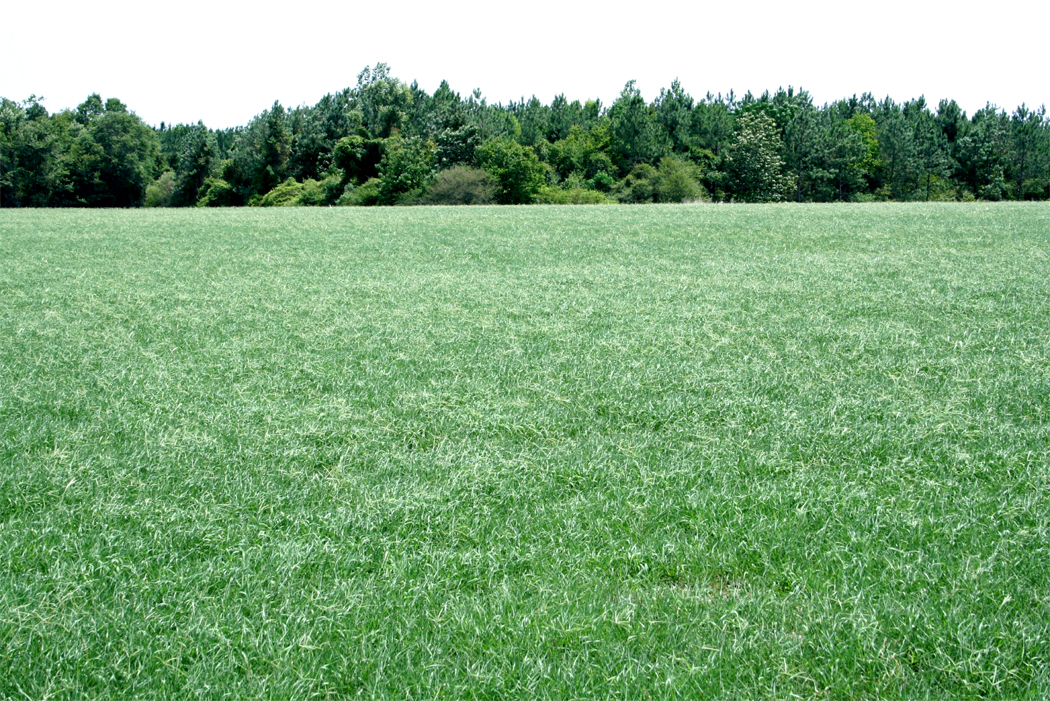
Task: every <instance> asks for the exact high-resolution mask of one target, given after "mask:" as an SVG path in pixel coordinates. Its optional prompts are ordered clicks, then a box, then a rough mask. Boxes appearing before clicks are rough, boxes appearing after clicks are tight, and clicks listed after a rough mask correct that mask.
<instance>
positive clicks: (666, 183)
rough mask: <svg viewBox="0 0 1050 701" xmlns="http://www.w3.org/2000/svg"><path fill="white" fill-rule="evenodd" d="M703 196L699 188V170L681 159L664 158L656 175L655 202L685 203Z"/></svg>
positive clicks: (694, 165)
mask: <svg viewBox="0 0 1050 701" xmlns="http://www.w3.org/2000/svg"><path fill="white" fill-rule="evenodd" d="M703 194H704V189H703V188H702V187H701V186H700V169H699V168H697V166H696V164H695V163H693V162H691V161H687V160H685V159H682V158H675V157H673V156H665V157H664V158H663V159H662V160H661V161H660V168H659V170H658V171H657V174H656V201H657V202H685V201H686V200H696V199H699V198H700V197H701V196H703Z"/></svg>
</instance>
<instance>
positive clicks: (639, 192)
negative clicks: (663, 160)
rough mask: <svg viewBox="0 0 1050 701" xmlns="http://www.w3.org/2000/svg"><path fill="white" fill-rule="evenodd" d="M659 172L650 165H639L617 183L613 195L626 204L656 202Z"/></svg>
mask: <svg viewBox="0 0 1050 701" xmlns="http://www.w3.org/2000/svg"><path fill="white" fill-rule="evenodd" d="M656 181H657V171H656V168H653V167H652V166H651V165H649V164H648V163H639V164H638V165H636V166H635V167H634V168H632V169H631V172H630V173H628V174H627V176H626V177H625V178H624V179H623V180H621V181H620V182H618V183H616V186H615V187H614V188H613V191H612V192H613V195H614V196H615V197H616V199H618V200H619V201H620V202H624V203H626V204H645V203H647V202H654V201H655V200H656V186H657V183H656Z"/></svg>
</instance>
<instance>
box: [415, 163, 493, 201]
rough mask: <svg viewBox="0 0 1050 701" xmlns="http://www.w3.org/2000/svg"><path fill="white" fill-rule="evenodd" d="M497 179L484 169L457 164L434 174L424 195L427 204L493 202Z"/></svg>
mask: <svg viewBox="0 0 1050 701" xmlns="http://www.w3.org/2000/svg"><path fill="white" fill-rule="evenodd" d="M495 201H496V180H495V179H494V178H493V177H492V176H491V175H489V174H488V173H486V172H485V171H483V170H478V169H477V168H469V167H467V166H456V167H454V168H449V169H448V170H443V171H441V172H440V173H438V174H437V175H436V176H434V179H433V180H432V181H431V182H430V185H429V186H428V187H427V188H426V191H425V193H424V195H423V202H424V203H425V204H451V205H461V204H492V203H493V202H495Z"/></svg>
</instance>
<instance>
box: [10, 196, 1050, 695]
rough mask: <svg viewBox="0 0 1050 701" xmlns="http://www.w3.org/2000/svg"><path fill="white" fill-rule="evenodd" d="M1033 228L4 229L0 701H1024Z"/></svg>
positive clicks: (634, 224) (108, 225)
mask: <svg viewBox="0 0 1050 701" xmlns="http://www.w3.org/2000/svg"><path fill="white" fill-rule="evenodd" d="M1048 252H1050V206H1047V205H994V206H992V205H988V206H986V205H980V204H972V205H930V206H919V205H886V206H881V205H879V206H790V205H785V206H754V207H751V206H714V205H707V206H704V205H701V206H668V207H641V206H639V207H595V208H589V207H578V208H569V207H566V208H546V207H528V208H512V207H506V208H451V209H444V208H406V209H394V210H359V209H320V210H304V209H296V210H294V211H286V210H281V211H274V210H265V211H259V210H227V211H197V210H194V211H170V212H168V211H165V212H161V211H156V210H154V211H94V212H92V211H77V212H72V211H4V212H0V263H2V265H0V339H2V341H0V465H2V473H0V697H3V698H11V699H14V698H26V697H29V698H33V699H43V698H54V699H63V698H66V699H73V698H78V699H79V698H132V697H135V698H173V697H204V698H296V699H304V698H311V697H326V696H333V697H342V696H348V697H356V696H360V697H364V698H412V699H417V698H418V699H436V698H460V697H462V698H491V699H502V698H529V699H544V698H566V699H568V698H631V699H634V698H690V699H693V698H735V699H749V698H755V699H759V698H761V699H789V698H796V697H801V698H820V699H876V698H878V699H923V698H938V699H949V698H1003V699H1023V698H1030V699H1043V698H1046V697H1047V696H1048V695H1050V254H1048Z"/></svg>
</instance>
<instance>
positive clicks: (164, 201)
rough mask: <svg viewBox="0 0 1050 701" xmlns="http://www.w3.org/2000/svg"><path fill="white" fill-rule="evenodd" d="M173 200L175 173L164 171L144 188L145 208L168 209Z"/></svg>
mask: <svg viewBox="0 0 1050 701" xmlns="http://www.w3.org/2000/svg"><path fill="white" fill-rule="evenodd" d="M174 199H175V172H174V171H171V170H166V171H164V172H163V173H161V174H160V177H159V178H157V179H156V180H154V181H153V182H152V183H150V184H149V186H148V187H146V200H145V202H144V203H143V206H145V207H170V206H171V205H172V202H173V200H174Z"/></svg>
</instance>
